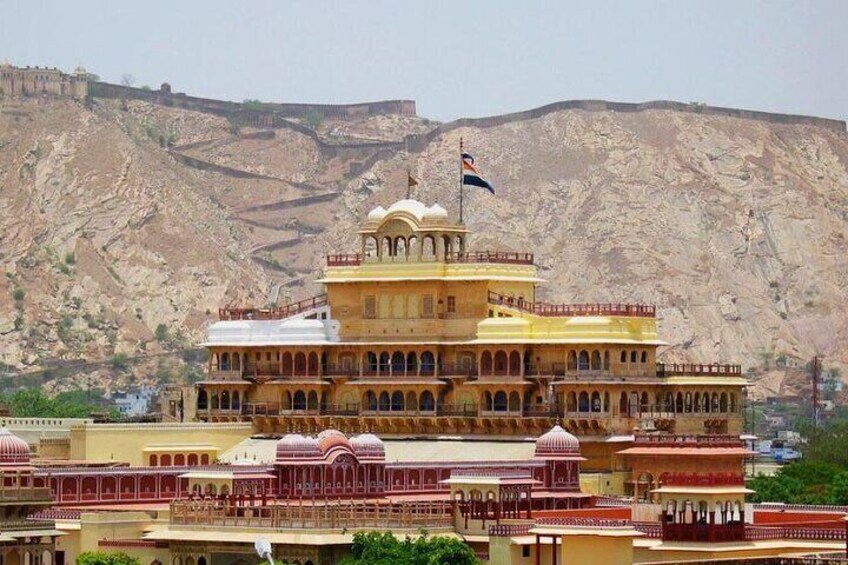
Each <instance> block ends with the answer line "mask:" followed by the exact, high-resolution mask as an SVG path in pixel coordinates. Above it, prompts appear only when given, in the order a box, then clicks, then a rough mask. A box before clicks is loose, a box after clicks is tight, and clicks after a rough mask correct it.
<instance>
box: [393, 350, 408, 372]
mask: <svg viewBox="0 0 848 565" xmlns="http://www.w3.org/2000/svg"><path fill="white" fill-rule="evenodd" d="M405 367H406V357H404V355H403V353H402V352H400V351H395V352H394V353H393V354H392V374H393V375H403V370H404V368H405Z"/></svg>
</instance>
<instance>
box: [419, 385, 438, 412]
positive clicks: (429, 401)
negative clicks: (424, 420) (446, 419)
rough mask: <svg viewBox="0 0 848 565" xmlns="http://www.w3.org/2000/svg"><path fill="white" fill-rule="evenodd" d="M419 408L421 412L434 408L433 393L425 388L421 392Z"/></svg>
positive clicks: (430, 410)
mask: <svg viewBox="0 0 848 565" xmlns="http://www.w3.org/2000/svg"><path fill="white" fill-rule="evenodd" d="M420 409H421V411H422V412H432V411H434V410H435V409H436V399H435V398H434V397H433V393H432V392H430V391H429V390H425V391H424V392H422V393H421V404H420Z"/></svg>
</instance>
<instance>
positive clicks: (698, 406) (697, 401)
mask: <svg viewBox="0 0 848 565" xmlns="http://www.w3.org/2000/svg"><path fill="white" fill-rule="evenodd" d="M700 411H701V393H700V392H696V393H695V412H700Z"/></svg>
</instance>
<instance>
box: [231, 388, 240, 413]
mask: <svg viewBox="0 0 848 565" xmlns="http://www.w3.org/2000/svg"><path fill="white" fill-rule="evenodd" d="M232 408H233V410H238V409H239V408H241V399H240V398H239V391H237V390H235V391H233V401H232Z"/></svg>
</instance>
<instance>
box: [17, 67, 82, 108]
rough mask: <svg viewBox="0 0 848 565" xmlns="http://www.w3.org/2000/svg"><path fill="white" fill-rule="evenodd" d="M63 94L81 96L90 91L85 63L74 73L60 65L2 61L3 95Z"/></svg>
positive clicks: (71, 96) (79, 97) (64, 95)
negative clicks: (14, 64) (33, 65)
mask: <svg viewBox="0 0 848 565" xmlns="http://www.w3.org/2000/svg"><path fill="white" fill-rule="evenodd" d="M39 95H49V96H63V97H68V98H75V99H77V100H81V99H83V98H85V97H86V96H87V95H88V74H87V73H86V71H85V69H83V68H82V67H79V68H77V69H76V70H75V71H74V72H73V73H72V74H66V73H63V72H62V71H60V70H59V69H57V68H55V67H54V68H52V69H51V68H47V67H15V66H12V65H11V64H9V63H2V64H0V96H8V97H12V98H19V97H22V96H39Z"/></svg>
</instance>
